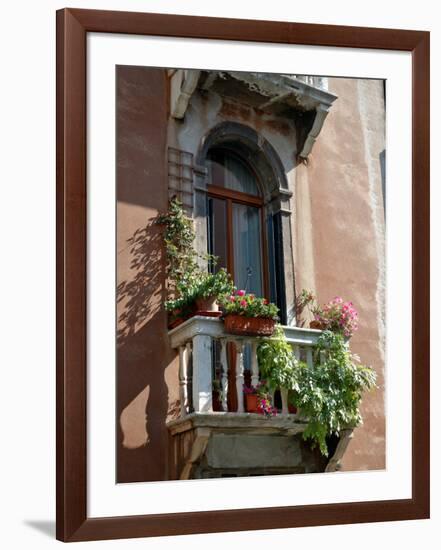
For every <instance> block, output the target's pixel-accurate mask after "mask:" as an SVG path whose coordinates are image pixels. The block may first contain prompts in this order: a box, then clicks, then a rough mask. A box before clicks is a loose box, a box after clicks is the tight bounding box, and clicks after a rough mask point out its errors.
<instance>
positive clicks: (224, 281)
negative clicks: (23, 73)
mask: <svg viewBox="0 0 441 550" xmlns="http://www.w3.org/2000/svg"><path fill="white" fill-rule="evenodd" d="M157 223H159V224H161V225H164V226H165V229H164V237H163V238H164V243H165V250H166V260H167V268H166V270H167V279H168V284H169V289H168V290H169V292H168V294H169V299H168V300H167V301H166V302H165V308H166V309H167V311H174V310H181V311H182V314H183V316H186V315H187V314H188V313H189V310H191V307H192V304H193V303H194V301H195V300H196V299H197V298H209V297H211V296H221V295H223V294H231V293H232V292H233V290H234V286H233V282H232V279H231V276H230V275H229V274H228V272H227V271H226V270H225V269H219V270H218V271H217V272H216V273H209V272H208V271H203V270H202V269H200V267H199V265H198V260H199V259H202V260H204V261H208V262H210V264H211V265H215V263H216V261H217V258H216V257H214V256H212V255H211V254H199V253H198V252H196V250H195V249H194V240H195V237H196V235H195V231H194V228H193V222H192V220H191V219H190V218H189V217H188V216H187V215H186V214H185V212H184V209H183V207H182V204H181V202H180V201H179V200H178V199H172V200H171V201H170V203H169V208H168V211H167V212H166V213H165V214H162V215H160V216H159V217H158V220H157Z"/></svg>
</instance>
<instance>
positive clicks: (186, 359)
mask: <svg viewBox="0 0 441 550" xmlns="http://www.w3.org/2000/svg"><path fill="white" fill-rule="evenodd" d="M283 329H284V331H285V335H286V338H287V341H288V342H289V344H290V345H291V346H292V349H293V353H294V354H295V355H296V357H297V358H299V359H302V360H303V361H305V362H306V363H307V364H308V365H309V366H310V367H312V366H313V348H314V346H315V345H316V343H317V339H318V337H319V336H320V334H321V331H319V330H314V329H308V328H299V327H288V326H284V327H283ZM169 338H170V343H171V346H172V347H173V348H174V349H176V350H178V353H179V382H180V402H181V417H185V416H186V415H188V414H190V413H192V412H194V413H211V412H213V402H212V392H213V372H214V361H215V355H216V354H215V346H216V345H217V346H218V348H217V353H218V354H219V362H220V365H221V376H220V383H221V390H222V391H221V395H222V410H223V411H224V412H228V403H227V395H228V379H229V376H228V374H229V373H228V370H229V361H228V355H229V354H228V344H229V343H231V344H232V345H234V346H235V349H236V353H235V354H234V355H235V392H236V396H237V409H236V411H235V412H237V413H243V412H244V411H245V404H244V394H243V385H244V380H245V378H244V351H245V346H247V345H248V349H249V350H250V351H249V352H248V357H249V359H248V361H249V364H250V371H251V373H250V374H251V379H250V380H251V384H252V385H253V386H255V385H257V384H258V382H259V368H258V362H257V354H256V349H257V344H258V342H259V339H258V338H256V337H251V336H236V335H232V334H227V333H226V332H225V330H224V324H223V322H222V321H221V320H220V319H217V318H212V317H203V316H195V317H191V318H190V319H188V320H187V321H185V322H184V323H182V324H181V325H179V326H178V327H176V328H174V329H172V330H170V331H169ZM215 342H217V343H218V344H215ZM230 356H231V354H230ZM280 395H281V401H282V410H281V414H288V395H287V391H284V390H281V391H280ZM230 412H231V411H230Z"/></svg>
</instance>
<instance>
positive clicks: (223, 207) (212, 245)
mask: <svg viewBox="0 0 441 550" xmlns="http://www.w3.org/2000/svg"><path fill="white" fill-rule="evenodd" d="M227 246H228V240H227V203H226V201H225V200H223V199H217V198H214V197H209V198H208V252H209V253H210V254H213V255H214V256H217V257H218V261H217V264H216V266H214V270H216V271H217V270H218V269H220V268H221V267H227V258H228V255H227Z"/></svg>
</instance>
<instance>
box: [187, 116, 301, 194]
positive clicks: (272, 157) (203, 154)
mask: <svg viewBox="0 0 441 550" xmlns="http://www.w3.org/2000/svg"><path fill="white" fill-rule="evenodd" d="M215 147H229V148H234V149H235V150H236V151H237V153H238V154H240V155H241V156H242V157H243V158H244V159H245V160H246V161H247V162H248V163H249V164H250V165H251V166H252V167H253V168H254V170H255V171H256V172H257V173H258V174H259V176H260V179H261V181H264V182H265V189H264V190H263V191H264V199H265V202H266V203H269V202H270V201H271V200H274V199H275V198H277V197H278V196H279V195H281V196H283V197H286V199H285V200H288V199H289V197H290V196H291V195H292V193H291V192H290V191H289V189H288V181H287V179H286V174H285V170H284V168H283V164H282V161H281V160H280V158H279V156H278V154H277V153H276V151H275V150H274V148H273V146H272V145H271V144H270V143H269V142H268V140H266V139H265V138H264V137H263V136H261V135H260V134H258V133H257V132H256V131H255V130H254V129H253V128H250V127H249V126H246V125H245V124H240V123H238V122H221V123H220V124H218V125H216V126H215V127H214V128H212V129H211V130H210V131H209V132H208V134H206V135H205V136H204V137H203V138H202V141H201V144H200V147H199V149H198V152H197V154H196V158H195V164H196V165H197V166H198V167H202V168H203V167H204V166H205V160H206V158H207V154H208V151H209V150H210V149H213V148H215ZM202 172H203V170H202ZM200 183H202V185H203V183H204V182H200Z"/></svg>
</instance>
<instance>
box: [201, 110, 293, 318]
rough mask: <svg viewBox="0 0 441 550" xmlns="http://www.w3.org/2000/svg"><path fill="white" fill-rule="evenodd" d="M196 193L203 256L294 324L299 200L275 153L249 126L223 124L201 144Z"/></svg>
mask: <svg viewBox="0 0 441 550" xmlns="http://www.w3.org/2000/svg"><path fill="white" fill-rule="evenodd" d="M194 189H195V191H196V193H195V198H194V216H195V224H196V228H197V235H198V243H199V247H200V249H201V251H202V250H204V251H206V250H207V249H208V251H209V252H210V253H211V254H214V255H215V256H218V257H219V262H218V264H217V265H218V267H226V268H227V270H228V271H229V272H230V273H231V274H232V276H233V278H234V281H235V284H236V286H237V287H239V288H243V289H246V290H247V291H248V292H254V293H255V294H256V295H260V296H264V297H265V298H267V299H269V300H271V301H272V302H274V303H275V304H277V306H278V307H279V311H280V321H281V323H282V324H291V323H292V322H293V321H294V322H295V293H294V264H293V258H292V242H291V234H292V231H291V211H290V206H289V204H290V197H291V196H292V193H291V191H290V190H289V189H288V181H287V177H286V169H285V166H284V165H283V163H282V161H281V159H280V157H279V155H278V154H277V152H276V151H275V149H274V148H273V146H272V145H271V144H270V143H269V142H268V140H266V139H265V138H264V137H263V136H262V135H260V134H258V133H257V132H256V131H255V130H254V129H253V128H250V127H249V126H246V125H244V124H240V123H237V122H232V121H224V122H221V123H219V124H217V125H216V126H214V127H213V128H212V129H211V130H210V131H209V132H208V133H207V134H206V135H204V136H203V138H202V139H201V143H200V147H199V149H198V152H197V154H196V156H195V186H194ZM207 229H208V231H207ZM215 269H216V268H215Z"/></svg>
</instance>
